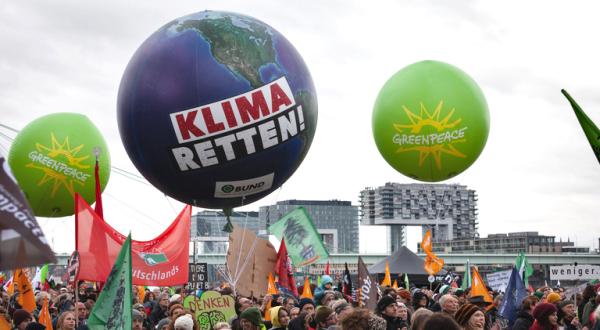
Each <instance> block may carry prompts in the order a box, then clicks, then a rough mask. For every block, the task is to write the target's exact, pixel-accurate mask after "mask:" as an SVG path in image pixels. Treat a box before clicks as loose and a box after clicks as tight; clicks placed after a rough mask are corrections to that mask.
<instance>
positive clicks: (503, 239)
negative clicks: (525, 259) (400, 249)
mask: <svg viewBox="0 0 600 330" xmlns="http://www.w3.org/2000/svg"><path fill="white" fill-rule="evenodd" d="M432 245H433V251H434V252H438V253H519V252H521V251H522V252H525V253H526V254H528V253H533V254H544V253H557V254H559V253H589V248H588V247H576V246H575V243H573V242H562V241H559V242H557V241H556V239H555V237H554V236H545V235H540V234H539V233H538V232H537V231H528V232H517V233H508V234H490V235H488V237H481V238H470V239H454V240H446V241H437V242H435V243H434V244H432ZM419 252H422V250H421V246H420V245H419Z"/></svg>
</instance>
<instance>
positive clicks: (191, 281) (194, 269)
mask: <svg viewBox="0 0 600 330" xmlns="http://www.w3.org/2000/svg"><path fill="white" fill-rule="evenodd" d="M207 268H208V264H207V263H205V262H204V263H197V264H190V269H189V271H188V283H187V285H186V289H187V290H198V289H200V290H207V289H208V270H207Z"/></svg>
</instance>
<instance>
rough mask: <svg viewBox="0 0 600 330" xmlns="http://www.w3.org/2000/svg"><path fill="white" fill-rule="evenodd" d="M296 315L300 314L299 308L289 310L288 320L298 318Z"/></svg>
mask: <svg viewBox="0 0 600 330" xmlns="http://www.w3.org/2000/svg"><path fill="white" fill-rule="evenodd" d="M298 314H300V308H298V307H292V308H291V309H290V320H293V319H295V318H296V317H298Z"/></svg>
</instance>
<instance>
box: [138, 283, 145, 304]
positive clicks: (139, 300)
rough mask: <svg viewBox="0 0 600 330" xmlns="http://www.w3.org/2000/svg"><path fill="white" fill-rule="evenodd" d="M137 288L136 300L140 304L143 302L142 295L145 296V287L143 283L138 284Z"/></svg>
mask: <svg viewBox="0 0 600 330" xmlns="http://www.w3.org/2000/svg"><path fill="white" fill-rule="evenodd" d="M137 289H138V302H139V303H140V304H143V303H144V296H146V287H144V286H143V285H138V286H137Z"/></svg>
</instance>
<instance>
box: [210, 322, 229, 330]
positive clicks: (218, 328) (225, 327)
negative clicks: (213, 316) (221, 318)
mask: <svg viewBox="0 0 600 330" xmlns="http://www.w3.org/2000/svg"><path fill="white" fill-rule="evenodd" d="M213 330H231V327H230V326H229V323H227V322H219V323H217V324H215V326H214V327H213Z"/></svg>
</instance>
